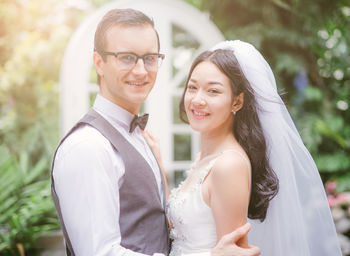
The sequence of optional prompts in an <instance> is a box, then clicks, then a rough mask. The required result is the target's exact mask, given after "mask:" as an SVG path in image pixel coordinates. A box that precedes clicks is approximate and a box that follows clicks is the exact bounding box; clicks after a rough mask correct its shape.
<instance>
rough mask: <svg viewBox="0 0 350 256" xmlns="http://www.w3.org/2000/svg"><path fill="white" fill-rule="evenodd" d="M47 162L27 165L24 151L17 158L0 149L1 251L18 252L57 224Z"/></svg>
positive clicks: (57, 225)
mask: <svg viewBox="0 0 350 256" xmlns="http://www.w3.org/2000/svg"><path fill="white" fill-rule="evenodd" d="M47 166H48V165H47V161H46V160H45V159H42V160H40V161H38V162H37V163H36V164H35V165H34V166H30V165H29V159H28V154H27V153H21V156H20V158H19V161H17V160H16V159H15V158H14V157H13V156H11V155H10V154H9V151H8V150H7V149H5V148H4V147H1V148H0V169H1V172H0V254H1V255H20V250H19V248H23V249H24V251H27V250H28V249H31V248H32V247H33V244H34V243H35V241H36V239H37V238H38V237H40V236H41V235H43V234H45V233H47V232H48V231H50V230H53V229H57V228H58V227H59V224H58V221H57V217H56V214H55V210H54V205H53V202H52V199H51V190H50V182H49V180H48V179H47V178H45V177H46V175H45V174H47V172H48V169H47Z"/></svg>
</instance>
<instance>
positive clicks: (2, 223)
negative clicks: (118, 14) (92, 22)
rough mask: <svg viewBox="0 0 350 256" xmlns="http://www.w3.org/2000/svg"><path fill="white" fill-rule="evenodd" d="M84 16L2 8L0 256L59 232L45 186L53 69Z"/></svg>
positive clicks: (34, 0)
mask: <svg viewBox="0 0 350 256" xmlns="http://www.w3.org/2000/svg"><path fill="white" fill-rule="evenodd" d="M84 15H85V14H84V12H83V11H82V10H81V9H78V8H76V7H74V6H72V5H69V3H68V2H64V1H59V0H58V1H45V0H31V1H21V0H2V1H0V18H1V26H0V255H24V254H26V255H28V254H30V252H31V249H32V247H33V244H34V242H35V240H36V239H37V238H38V237H39V236H40V235H42V234H44V233H46V232H47V231H49V230H52V229H58V228H59V225H58V219H57V216H56V210H55V209H54V206H53V202H52V198H51V192H50V179H49V176H50V175H49V170H50V168H51V166H50V164H51V160H52V155H53V152H54V148H55V147H56V145H57V141H58V78H59V68H60V64H61V60H62V57H63V53H64V50H65V47H66V44H67V42H68V39H69V38H70V36H71V34H72V33H73V31H74V29H75V28H76V26H77V25H78V24H79V23H80V21H81V19H82V18H83V17H84Z"/></svg>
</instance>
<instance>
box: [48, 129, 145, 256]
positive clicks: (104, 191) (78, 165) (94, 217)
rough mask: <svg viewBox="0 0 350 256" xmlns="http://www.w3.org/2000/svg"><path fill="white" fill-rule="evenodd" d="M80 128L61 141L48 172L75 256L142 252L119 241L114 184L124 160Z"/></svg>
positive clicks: (120, 175) (93, 132)
mask: <svg viewBox="0 0 350 256" xmlns="http://www.w3.org/2000/svg"><path fill="white" fill-rule="evenodd" d="M81 129H82V130H79V133H78V134H75V133H76V132H75V133H73V134H72V135H71V136H70V137H68V138H67V140H66V141H65V142H64V143H63V144H62V146H61V148H60V149H59V152H58V153H57V155H56V159H55V166H54V171H53V176H54V180H55V189H56V192H57V195H58V198H59V203H60V206H61V210H62V217H63V220H64V222H65V226H66V228H67V233H68V235H69V238H70V241H71V243H72V246H73V249H74V252H75V255H77V256H80V255H83V256H89V255H125V256H144V255H143V254H140V253H136V252H133V251H131V250H128V249H126V248H124V247H122V246H121V245H120V241H121V235H120V227H119V185H121V183H122V178H123V175H124V164H123V161H122V160H121V158H120V156H118V154H117V152H114V150H113V148H112V146H111V145H110V143H109V142H108V141H107V140H106V139H105V138H104V137H103V136H102V135H100V134H99V133H98V132H97V131H96V130H94V129H93V128H91V127H83V128H81ZM101 137H102V140H101Z"/></svg>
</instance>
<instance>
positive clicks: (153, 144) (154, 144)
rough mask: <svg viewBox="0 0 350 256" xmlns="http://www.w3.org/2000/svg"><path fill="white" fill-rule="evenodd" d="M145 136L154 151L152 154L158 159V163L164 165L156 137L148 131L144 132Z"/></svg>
mask: <svg viewBox="0 0 350 256" xmlns="http://www.w3.org/2000/svg"><path fill="white" fill-rule="evenodd" d="M143 136H144V137H145V139H146V141H147V143H148V145H149V146H150V148H151V149H152V152H153V154H154V156H155V157H156V159H157V161H158V163H159V164H161V163H162V156H161V153H160V145H159V141H158V140H157V139H156V138H155V137H153V135H152V134H150V132H149V131H147V130H144V131H143Z"/></svg>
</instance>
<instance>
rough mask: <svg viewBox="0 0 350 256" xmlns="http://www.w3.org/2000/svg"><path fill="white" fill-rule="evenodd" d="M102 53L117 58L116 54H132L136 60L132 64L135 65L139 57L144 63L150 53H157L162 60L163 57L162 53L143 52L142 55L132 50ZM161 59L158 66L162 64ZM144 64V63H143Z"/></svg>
mask: <svg viewBox="0 0 350 256" xmlns="http://www.w3.org/2000/svg"><path fill="white" fill-rule="evenodd" d="M102 54H103V55H111V56H114V57H115V58H117V57H118V55H119V54H130V55H134V56H136V61H135V64H134V65H136V63H137V62H138V61H139V59H142V61H143V63H144V65H145V63H146V62H145V57H147V56H150V55H157V56H158V58H160V59H161V60H162V61H163V60H164V58H165V54H163V53H146V54H144V55H141V56H140V55H138V54H136V53H134V52H102ZM162 61H161V62H160V64H159V63H158V65H157V66H158V68H159V67H160V65H161V64H162ZM145 66H146V65H145Z"/></svg>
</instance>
